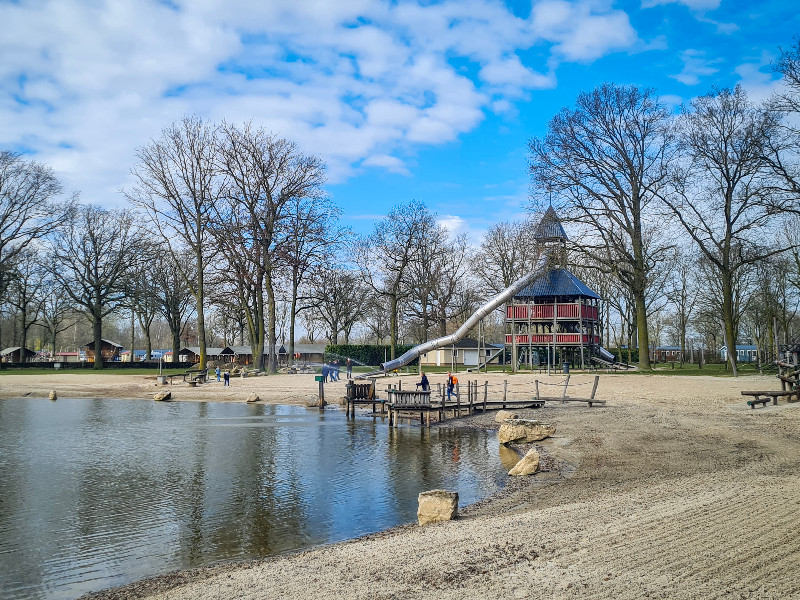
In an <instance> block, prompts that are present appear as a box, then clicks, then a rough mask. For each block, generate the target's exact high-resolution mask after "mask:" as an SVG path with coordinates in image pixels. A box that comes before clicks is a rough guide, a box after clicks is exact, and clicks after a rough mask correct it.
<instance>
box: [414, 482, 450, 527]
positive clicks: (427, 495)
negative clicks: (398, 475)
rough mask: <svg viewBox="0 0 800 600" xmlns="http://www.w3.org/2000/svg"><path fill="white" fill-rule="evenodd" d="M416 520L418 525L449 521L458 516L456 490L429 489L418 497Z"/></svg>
mask: <svg viewBox="0 0 800 600" xmlns="http://www.w3.org/2000/svg"><path fill="white" fill-rule="evenodd" d="M418 501H419V507H418V508H417V520H418V521H419V524H420V525H427V524H428V523H438V522H440V521H450V520H452V519H455V518H456V517H457V516H458V492H448V491H446V490H431V491H430V492H422V493H421V494H420V495H419V498H418Z"/></svg>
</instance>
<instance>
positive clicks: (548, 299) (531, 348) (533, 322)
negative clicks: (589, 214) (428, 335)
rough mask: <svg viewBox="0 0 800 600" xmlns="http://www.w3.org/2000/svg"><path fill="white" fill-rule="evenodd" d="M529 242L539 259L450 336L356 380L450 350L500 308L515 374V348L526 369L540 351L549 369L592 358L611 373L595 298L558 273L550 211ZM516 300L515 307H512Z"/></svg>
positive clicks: (561, 237) (561, 247) (561, 236)
mask: <svg viewBox="0 0 800 600" xmlns="http://www.w3.org/2000/svg"><path fill="white" fill-rule="evenodd" d="M534 239H535V240H536V243H537V247H538V249H539V257H538V258H537V260H536V262H535V264H534V266H533V268H532V269H531V270H530V271H529V272H528V273H526V274H525V275H523V276H522V277H520V278H519V279H517V280H516V281H515V282H514V283H512V284H511V285H510V286H508V287H507V288H506V289H505V290H503V291H502V292H500V293H499V294H497V295H495V296H494V297H493V298H491V299H490V300H489V301H488V302H487V303H486V304H484V305H483V306H481V307H480V308H478V310H476V311H475V312H474V313H473V314H472V315H471V316H470V317H469V318H468V319H467V320H466V321H465V322H464V324H463V325H461V327H459V328H458V329H457V330H456V331H455V332H454V333H451V334H450V335H446V336H443V337H440V338H436V339H434V340H429V341H427V342H424V343H422V344H419V345H418V346H415V347H414V348H411V349H410V350H409V351H407V352H405V353H404V354H402V355H401V356H399V357H398V358H395V359H392V360H390V361H387V362H385V363H383V364H381V367H380V369H378V370H377V371H373V372H372V373H366V374H364V375H360V376H359V378H360V379H363V378H368V377H372V376H375V375H378V374H386V373H389V372H391V371H394V370H396V369H399V368H401V367H403V366H405V365H407V364H408V363H410V362H411V361H413V360H415V359H417V358H419V357H420V356H421V355H423V354H426V353H428V352H432V351H433V350H437V349H439V348H444V347H446V346H454V345H455V343H456V342H458V341H459V340H461V339H463V338H464V337H466V335H467V334H468V333H469V332H470V331H471V330H472V329H473V328H475V327H476V326H479V325H480V324H481V323H482V322H483V319H484V318H485V317H487V316H488V315H489V314H491V313H492V312H493V311H495V310H497V309H498V308H501V307H502V306H504V305H505V307H506V308H505V310H506V323H507V324H509V323H510V326H511V328H512V329H511V333H510V334H507V335H506V346H507V347H508V346H509V345H510V347H511V352H512V357H513V360H512V364H513V367H514V369H515V370H516V368H517V366H518V359H519V356H520V349H523V351H522V357H523V358H527V360H528V362H529V364H531V365H533V357H534V355H536V356H537V362H536V364H537V365H538V364H541V363H540V362H539V357H541V355H542V353H543V352H546V353H547V354H546V357H547V358H546V364H547V365H549V366H555V365H557V364H558V361H557V360H556V359H557V358H559V357H560V360H561V362H566V361H569V360H573V361H575V362H574V364H576V365H577V364H580V365H581V367H582V368H583V367H585V365H586V363H587V362H589V361H590V360H594V359H595V358H597V359H599V362H601V363H603V364H605V365H611V366H613V367H614V368H618V367H619V366H621V363H617V362H616V361H615V360H614V356H613V355H612V354H611V353H610V352H608V351H607V350H605V349H604V348H603V347H602V346H600V333H601V327H600V320H599V314H600V311H599V300H600V296H598V295H597V294H595V293H594V292H593V291H592V290H590V289H589V288H588V287H587V286H586V285H585V284H583V283H582V282H581V281H580V280H579V279H578V278H577V277H575V275H573V274H572V273H570V272H569V271H567V270H566V269H565V268H564V265H565V263H566V241H567V236H566V233H564V228H563V227H562V226H561V222H560V221H559V219H558V216H557V215H556V213H555V211H554V210H553V208H552V207H550V208H548V210H547V212H546V213H545V215H544V216H543V217H542V221H541V222H540V223H539V225H538V227H537V229H536V232H535V234H534ZM516 298H519V299H520V303H521V304H517V303H515V299H516ZM523 301H524V302H523ZM509 303H510V304H509ZM509 315H510V319H509ZM537 332H538V333H537ZM479 337H480V336H479ZM534 352H535V353H536V354H534ZM551 352H552V354H551ZM576 357H577V360H576ZM551 358H552V360H551ZM626 368H627V365H626Z"/></svg>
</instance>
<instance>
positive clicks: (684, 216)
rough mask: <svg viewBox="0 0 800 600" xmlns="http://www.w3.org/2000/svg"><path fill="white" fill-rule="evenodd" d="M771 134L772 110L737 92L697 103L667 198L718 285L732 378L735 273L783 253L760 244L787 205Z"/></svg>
mask: <svg viewBox="0 0 800 600" xmlns="http://www.w3.org/2000/svg"><path fill="white" fill-rule="evenodd" d="M775 131H776V121H775V119H774V118H773V115H772V114H771V113H770V111H769V110H767V109H765V108H762V107H758V106H755V105H753V104H752V103H751V102H750V101H749V100H748V98H747V94H746V93H745V91H744V90H743V89H742V88H741V87H738V86H737V87H736V88H735V89H733V90H730V89H725V90H718V91H716V92H714V93H712V94H709V95H706V96H701V97H699V98H697V99H695V100H694V101H693V102H692V104H691V110H685V111H684V114H683V115H682V118H681V124H680V148H681V151H682V154H683V155H684V156H685V164H684V165H682V167H681V168H680V169H679V170H678V171H677V173H676V178H675V181H676V185H675V192H674V194H670V195H665V196H664V201H665V203H666V204H667V206H669V208H670V209H672V211H673V213H674V215H675V216H676V218H677V220H678V222H680V224H681V225H683V227H684V229H685V230H686V232H687V233H688V234H689V235H690V236H691V238H692V240H693V241H694V243H695V244H696V245H697V247H698V248H699V249H700V252H701V253H702V255H703V257H704V258H705V260H706V263H705V264H706V265H707V267H708V268H710V269H711V270H712V271H713V274H714V277H715V278H716V280H717V281H718V285H719V300H720V307H719V308H720V314H719V320H720V324H721V325H722V326H723V327H724V328H725V331H724V333H725V338H726V342H727V344H728V346H729V348H728V357H729V361H730V363H731V366H732V368H733V372H734V374H736V373H737V370H736V352H735V347H736V340H737V338H738V331H737V321H738V316H737V313H738V314H741V313H740V312H739V311H737V310H736V307H735V289H734V285H735V281H736V277H737V274H738V272H739V271H741V270H744V269H747V268H748V267H749V266H750V265H754V264H757V263H761V262H763V261H764V260H765V259H767V258H769V257H770V256H773V255H775V254H778V253H780V252H783V251H784V250H785V248H776V247H775V246H772V245H768V244H764V243H763V240H769V239H773V240H774V239H777V235H775V233H776V229H775V228H776V227H777V226H778V225H779V221H780V218H779V217H780V215H776V212H775V211H776V208H777V207H779V206H780V204H781V203H783V204H787V203H788V196H784V197H777V196H776V194H775V191H774V178H772V177H771V174H772V165H771V164H770V161H769V160H768V159H767V157H766V152H765V149H766V147H767V143H768V140H770V138H771V137H772V136H773V134H774V133H775ZM732 349H733V350H732Z"/></svg>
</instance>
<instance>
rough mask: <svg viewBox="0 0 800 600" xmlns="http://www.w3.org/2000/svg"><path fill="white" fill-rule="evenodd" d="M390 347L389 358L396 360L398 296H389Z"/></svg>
mask: <svg viewBox="0 0 800 600" xmlns="http://www.w3.org/2000/svg"><path fill="white" fill-rule="evenodd" d="M389 346H390V349H389V352H390V357H389V358H390V360H394V358H395V347H396V346H397V294H392V295H390V296H389Z"/></svg>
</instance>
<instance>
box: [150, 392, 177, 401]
mask: <svg viewBox="0 0 800 600" xmlns="http://www.w3.org/2000/svg"><path fill="white" fill-rule="evenodd" d="M170 398H172V392H158V393H157V394H156V395H155V396H153V400H155V401H156V402H162V401H164V400H169V399H170Z"/></svg>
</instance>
